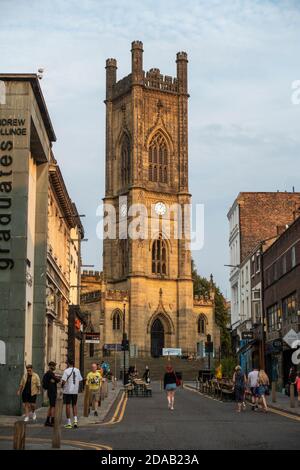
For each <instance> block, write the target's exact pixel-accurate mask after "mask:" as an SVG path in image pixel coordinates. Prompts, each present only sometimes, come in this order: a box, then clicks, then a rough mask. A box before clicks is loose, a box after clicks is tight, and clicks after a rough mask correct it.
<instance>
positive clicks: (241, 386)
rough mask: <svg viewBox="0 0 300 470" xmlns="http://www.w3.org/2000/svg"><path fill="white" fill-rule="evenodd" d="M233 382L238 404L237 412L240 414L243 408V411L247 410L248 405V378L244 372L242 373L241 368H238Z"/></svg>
mask: <svg viewBox="0 0 300 470" xmlns="http://www.w3.org/2000/svg"><path fill="white" fill-rule="evenodd" d="M232 381H233V387H234V395H235V400H236V402H237V409H236V411H237V412H238V413H240V412H241V410H242V407H243V409H245V408H246V404H245V392H246V376H245V374H244V372H243V371H242V368H241V366H236V368H235V370H234V374H233V378H232Z"/></svg>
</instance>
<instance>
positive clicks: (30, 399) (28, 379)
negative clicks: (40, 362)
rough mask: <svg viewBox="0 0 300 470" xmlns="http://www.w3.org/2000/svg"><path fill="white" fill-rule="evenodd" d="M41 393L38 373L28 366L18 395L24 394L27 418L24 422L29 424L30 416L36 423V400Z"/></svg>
mask: <svg viewBox="0 0 300 470" xmlns="http://www.w3.org/2000/svg"><path fill="white" fill-rule="evenodd" d="M40 393H41V381H40V378H39V376H38V374H37V373H36V372H33V368H32V365H31V364H28V365H27V366H26V372H25V374H24V375H23V377H22V379H21V382H20V385H19V388H18V391H17V395H18V396H20V394H22V402H23V405H24V409H25V418H24V421H25V423H27V422H28V421H29V418H30V415H31V417H32V421H33V422H36V413H35V407H36V398H37V395H39V394H40Z"/></svg>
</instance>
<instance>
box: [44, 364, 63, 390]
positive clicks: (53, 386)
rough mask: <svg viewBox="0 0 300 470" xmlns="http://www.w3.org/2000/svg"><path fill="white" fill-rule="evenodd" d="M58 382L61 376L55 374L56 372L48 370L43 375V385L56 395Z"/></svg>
mask: <svg viewBox="0 0 300 470" xmlns="http://www.w3.org/2000/svg"><path fill="white" fill-rule="evenodd" d="M57 382H59V378H58V377H56V376H55V374H54V372H52V371H51V370H48V371H47V372H46V373H45V375H44V377H43V387H44V389H45V390H47V391H48V394H50V395H51V394H52V395H56V393H57Z"/></svg>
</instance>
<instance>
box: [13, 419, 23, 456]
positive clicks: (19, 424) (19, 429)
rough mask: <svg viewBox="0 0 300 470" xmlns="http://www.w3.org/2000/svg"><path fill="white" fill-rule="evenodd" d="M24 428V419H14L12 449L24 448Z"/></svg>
mask: <svg viewBox="0 0 300 470" xmlns="http://www.w3.org/2000/svg"><path fill="white" fill-rule="evenodd" d="M25 429H26V424H25V422H24V421H16V422H15V424H14V441H13V449H14V450H24V449H25Z"/></svg>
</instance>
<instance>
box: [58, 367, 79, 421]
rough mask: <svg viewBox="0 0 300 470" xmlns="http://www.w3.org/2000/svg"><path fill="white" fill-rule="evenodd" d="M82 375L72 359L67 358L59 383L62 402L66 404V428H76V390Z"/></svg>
mask: <svg viewBox="0 0 300 470" xmlns="http://www.w3.org/2000/svg"><path fill="white" fill-rule="evenodd" d="M82 380H83V379H82V376H81V373H80V370H79V369H77V368H76V367H75V366H74V361H73V360H71V359H69V360H68V367H67V368H66V369H65V371H64V373H63V376H62V379H61V383H62V387H63V399H64V404H65V405H66V417H67V422H66V425H65V428H66V429H72V427H74V428H78V408H77V399H78V390H79V384H80V382H81V381H82ZM71 405H72V411H73V418H74V421H73V426H72V423H71Z"/></svg>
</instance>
